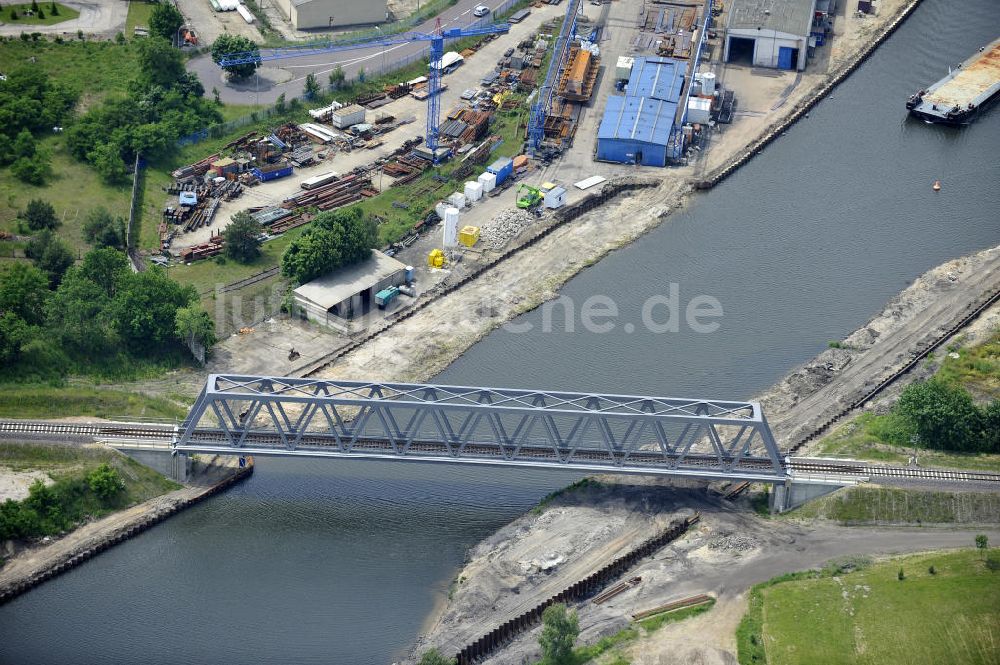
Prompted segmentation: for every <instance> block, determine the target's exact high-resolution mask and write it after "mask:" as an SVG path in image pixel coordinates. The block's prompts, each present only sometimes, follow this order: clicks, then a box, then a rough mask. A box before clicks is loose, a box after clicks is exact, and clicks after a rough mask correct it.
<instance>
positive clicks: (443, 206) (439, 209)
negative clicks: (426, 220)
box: [434, 201, 451, 219]
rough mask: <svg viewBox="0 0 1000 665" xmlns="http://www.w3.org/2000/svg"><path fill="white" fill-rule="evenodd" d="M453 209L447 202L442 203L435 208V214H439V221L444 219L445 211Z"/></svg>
mask: <svg viewBox="0 0 1000 665" xmlns="http://www.w3.org/2000/svg"><path fill="white" fill-rule="evenodd" d="M450 207H451V204H450V203H448V202H447V201H441V202H440V203H438V204H437V205H436V206H434V212H436V213H437V216H438V218H439V219H444V211H445V210H447V209H448V208H450Z"/></svg>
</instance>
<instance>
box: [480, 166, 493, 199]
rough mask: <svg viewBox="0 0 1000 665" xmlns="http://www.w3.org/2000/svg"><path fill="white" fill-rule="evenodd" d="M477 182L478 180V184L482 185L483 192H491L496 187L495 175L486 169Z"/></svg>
mask: <svg viewBox="0 0 1000 665" xmlns="http://www.w3.org/2000/svg"><path fill="white" fill-rule="evenodd" d="M477 182H479V184H480V185H482V186H483V194H488V193H489V192H492V191H493V190H494V189H496V186H497V177H496V175H495V174H493V173H490V172H489V171H487V172H486V173H484V174H482V175H481V176H479V178H478V179H477Z"/></svg>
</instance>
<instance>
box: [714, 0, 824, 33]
mask: <svg viewBox="0 0 1000 665" xmlns="http://www.w3.org/2000/svg"><path fill="white" fill-rule="evenodd" d="M815 9H816V0H732V1H731V2H730V5H729V23H728V24H727V25H726V29H727V30H757V29H765V30H775V31H777V32H784V33H786V34H789V35H798V36H807V35H808V34H809V29H810V28H811V27H812V21H813V12H814V11H815Z"/></svg>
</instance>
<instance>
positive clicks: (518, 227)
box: [479, 210, 535, 250]
mask: <svg viewBox="0 0 1000 665" xmlns="http://www.w3.org/2000/svg"><path fill="white" fill-rule="evenodd" d="M534 221H535V217H534V215H532V214H531V213H528V212H525V211H523V210H504V211H503V212H501V213H500V214H499V215H497V216H496V217H494V218H493V219H491V220H490V221H488V222H486V223H485V224H483V226H482V228H481V229H480V236H479V237H480V240H481V242H482V243H483V247H485V248H486V249H494V250H499V249H503V247H504V245H506V244H507V243H508V242H509V241H510V239H511V238H513V237H514V236H516V235H517V234H518V233H520V232H521V231H522V230H524V228H525V227H527V226H528V225H529V224H531V223H532V222H534Z"/></svg>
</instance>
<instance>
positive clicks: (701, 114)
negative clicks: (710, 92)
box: [687, 97, 712, 125]
mask: <svg viewBox="0 0 1000 665" xmlns="http://www.w3.org/2000/svg"><path fill="white" fill-rule="evenodd" d="M711 119H712V100H711V99H705V98H704V97H692V98H691V99H689V100H688V114H687V121H688V122H690V123H693V124H696V125H707V124H708V121H709V120H711Z"/></svg>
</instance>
